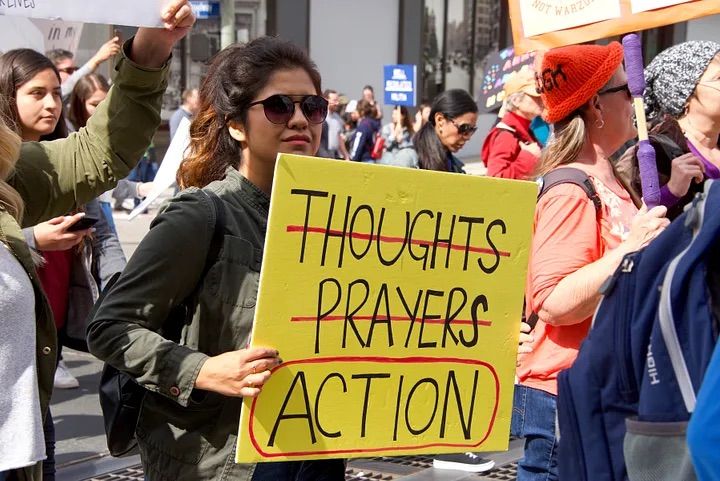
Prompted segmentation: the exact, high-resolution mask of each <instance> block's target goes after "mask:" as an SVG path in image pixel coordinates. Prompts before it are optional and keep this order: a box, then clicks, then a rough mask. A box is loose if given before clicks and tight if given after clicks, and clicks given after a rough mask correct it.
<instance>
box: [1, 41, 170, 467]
mask: <svg viewBox="0 0 720 481" xmlns="http://www.w3.org/2000/svg"><path fill="white" fill-rule="evenodd" d="M131 41H132V40H130V41H128V42H127V43H126V45H125V51H129V48H130V42H131ZM115 69H116V71H117V77H116V79H115V83H114V85H113V87H112V88H111V89H110V92H109V94H108V97H107V99H106V100H105V101H104V102H103V103H101V104H100V106H99V107H98V110H97V111H96V113H95V115H93V116H92V117H91V118H90V121H89V122H88V125H87V127H86V128H84V129H80V131H79V132H76V133H73V134H71V135H70V136H69V137H68V138H66V139H61V140H56V141H53V142H25V143H23V146H22V149H21V151H20V158H19V159H18V162H17V165H16V167H15V172H14V173H13V174H12V175H11V176H10V178H9V179H7V182H8V183H9V184H10V185H11V186H12V187H14V188H15V189H16V190H17V191H18V192H19V193H20V195H21V196H22V198H23V200H24V201H25V215H24V217H23V219H22V227H28V226H33V225H36V224H38V223H40V222H44V221H46V220H48V219H50V218H52V217H56V216H59V215H63V214H66V213H67V212H70V211H71V210H73V209H74V208H76V207H77V206H79V205H81V204H84V203H86V202H88V201H90V200H91V199H93V198H94V197H97V196H98V195H100V194H101V193H102V192H104V191H107V190H109V189H111V188H112V187H113V186H114V185H115V184H116V183H117V181H118V180H120V179H122V178H123V177H126V176H127V175H128V173H129V172H130V169H132V167H134V166H135V164H136V163H137V161H138V160H139V159H140V158H141V157H142V155H143V153H144V152H145V149H147V146H148V145H150V141H151V139H152V137H153V135H154V134H155V130H156V129H157V127H158V125H159V124H160V107H161V103H162V96H163V93H164V92H165V88H166V87H167V72H168V66H167V65H166V66H165V67H164V68H162V69H146V68H141V67H139V66H137V65H136V64H134V63H133V62H132V61H130V60H129V59H128V58H127V57H126V56H125V54H124V53H123V54H122V55H121V57H120V60H119V61H118V63H117V66H116V68H115ZM0 242H3V243H5V244H6V245H7V246H8V247H9V248H10V250H11V251H12V252H13V254H14V255H15V257H16V258H17V259H18V261H19V262H20V263H21V264H22V266H23V268H24V269H25V271H26V272H27V273H28V276H29V277H30V280H31V281H32V284H33V288H34V291H35V316H36V350H37V371H38V383H39V387H40V407H41V410H42V413H43V416H44V414H45V413H46V412H47V408H48V405H49V403H50V396H51V394H52V388H53V378H54V374H55V364H56V356H57V333H56V330H55V323H54V321H53V317H52V312H51V310H50V306H49V304H48V302H47V299H46V298H45V295H44V294H43V291H42V288H41V287H40V281H39V279H38V276H37V273H36V272H35V266H34V264H33V260H32V257H31V254H30V249H29V248H28V246H27V244H26V243H25V238H24V236H23V233H22V230H21V226H20V225H18V223H17V222H16V221H15V219H14V218H13V217H12V216H11V215H10V214H9V213H8V212H7V211H6V210H4V209H2V206H1V205H0ZM19 476H20V479H21V480H40V479H41V478H42V475H41V463H38V464H37V465H35V466H32V467H28V468H26V469H24V470H22V472H20V473H19Z"/></svg>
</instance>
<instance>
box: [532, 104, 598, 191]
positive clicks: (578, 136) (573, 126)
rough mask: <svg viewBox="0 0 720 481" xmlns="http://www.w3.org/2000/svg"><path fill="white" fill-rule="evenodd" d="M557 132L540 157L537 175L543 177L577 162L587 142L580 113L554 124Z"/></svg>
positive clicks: (585, 130)
mask: <svg viewBox="0 0 720 481" xmlns="http://www.w3.org/2000/svg"><path fill="white" fill-rule="evenodd" d="M554 127H555V131H554V132H553V135H552V136H551V137H550V141H549V142H548V144H547V146H546V147H545V148H544V149H543V151H542V154H541V155H540V161H539V162H538V167H537V171H536V175H537V176H538V177H540V176H543V175H545V174H547V173H548V172H550V171H551V170H553V169H554V168H556V167H559V166H561V165H565V164H570V163H572V162H575V161H576V160H577V158H578V156H579V155H580V152H581V151H582V149H583V146H584V145H585V142H586V141H587V129H586V128H585V119H583V117H582V115H581V113H580V111H576V112H575V113H573V114H570V116H569V117H567V118H565V119H563V120H561V121H559V122H556V123H555V124H554Z"/></svg>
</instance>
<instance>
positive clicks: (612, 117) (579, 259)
mask: <svg viewBox="0 0 720 481" xmlns="http://www.w3.org/2000/svg"><path fill="white" fill-rule="evenodd" d="M622 62H623V49H622V46H621V45H620V44H619V43H618V42H612V43H610V44H609V45H575V46H569V47H560V48H556V49H552V50H549V51H548V52H547V53H545V55H544V56H543V59H542V66H541V68H540V69H539V71H538V72H539V73H538V77H537V87H538V89H539V90H540V93H541V99H542V101H543V104H544V105H545V111H544V114H543V115H544V117H545V120H546V121H547V122H548V123H551V124H552V125H553V129H554V133H553V136H552V137H551V139H550V141H549V143H548V145H547V146H546V147H545V149H544V150H543V152H542V154H541V156H540V161H539V164H538V169H537V173H538V174H539V175H540V176H543V175H545V174H547V173H548V172H552V171H554V170H556V169H558V168H567V167H570V168H574V169H577V170H580V171H582V173H584V174H585V176H586V177H587V179H588V180H589V181H590V183H591V185H592V187H593V190H594V195H593V198H594V199H595V200H599V203H598V205H597V206H596V202H595V201H594V199H591V198H590V196H589V194H588V193H587V192H586V191H585V190H584V189H583V188H582V187H580V186H579V185H576V184H573V183H560V184H558V185H556V186H554V187H553V188H550V189H549V190H547V191H546V193H545V194H544V195H543V196H542V197H541V198H540V199H539V200H538V204H537V207H536V210H535V219H534V235H533V240H532V245H531V251H530V263H529V267H528V276H527V282H526V290H525V302H526V318H531V317H534V316H531V314H536V315H537V317H538V321H537V324H535V327H534V328H533V329H532V334H531V335H532V340H531V341H530V342H528V343H527V346H524V347H530V351H531V352H529V353H526V354H523V355H520V356H518V367H517V371H516V375H517V379H518V384H517V385H516V386H515V392H514V400H513V415H512V421H511V428H510V430H511V434H512V435H514V436H518V437H523V438H525V450H524V456H523V458H522V459H521V460H520V461H519V462H518V478H517V479H518V481H530V480H541V479H542V480H543V481H547V480H557V479H558V470H559V471H562V466H560V467H559V468H558V454H557V453H558V449H560V450H561V451H562V450H563V449H568V450H569V449H572V448H573V447H572V446H570V445H568V447H567V448H564V446H563V444H562V442H560V444H559V446H558V442H559V440H560V439H562V432H563V429H567V427H564V426H563V425H562V424H561V425H560V426H559V427H558V424H557V421H556V419H557V400H558V385H557V377H558V374H559V373H560V371H562V370H563V369H567V368H569V367H570V366H571V365H572V364H573V363H574V361H575V359H576V357H577V354H578V350H579V349H580V344H581V343H582V341H583V339H584V338H585V336H586V335H587V333H588V330H589V328H590V324H591V320H592V315H593V313H594V311H595V309H596V308H597V305H598V303H599V302H600V286H601V285H602V284H603V283H604V282H605V281H606V279H607V278H608V277H610V275H612V273H613V272H614V271H615V270H616V268H617V267H618V266H619V265H620V263H621V261H622V259H623V257H624V256H625V255H626V254H628V253H630V252H634V251H636V250H638V249H640V248H642V247H643V246H645V245H646V244H647V243H649V242H650V241H651V240H652V239H654V238H655V237H656V236H657V235H659V234H660V233H661V232H662V231H663V229H664V228H665V227H666V226H667V224H668V223H669V222H668V220H667V219H666V218H665V217H664V215H665V212H666V209H665V207H655V208H653V209H651V210H649V211H648V210H647V208H646V207H644V206H643V207H642V208H640V209H638V206H636V205H635V203H634V202H633V199H632V198H631V196H630V194H629V192H628V191H627V190H626V188H625V187H624V185H623V184H622V182H620V180H619V179H618V177H617V176H616V174H615V171H614V169H613V165H612V163H611V161H610V158H609V157H610V155H611V154H612V153H613V152H615V151H617V150H618V149H619V148H620V147H621V146H622V145H623V144H624V143H625V142H627V141H629V140H631V139H633V138H634V137H635V136H636V135H637V133H636V130H635V126H634V124H633V107H632V103H631V101H630V96H629V95H628V90H627V75H626V74H625V70H624V68H623V65H622ZM561 396H562V393H561ZM558 431H559V432H560V436H561V437H560V438H558V437H557V434H556V433H558ZM568 452H570V451H568Z"/></svg>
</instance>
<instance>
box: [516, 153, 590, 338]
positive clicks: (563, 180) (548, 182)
mask: <svg viewBox="0 0 720 481" xmlns="http://www.w3.org/2000/svg"><path fill="white" fill-rule="evenodd" d="M538 184H539V191H538V196H537V198H538V200H540V199H541V198H542V196H543V195H545V194H547V193H548V191H549V190H550V189H552V188H553V187H555V186H558V185H562V184H575V185H577V186H578V187H580V188H581V189H582V190H583V191H584V192H585V194H586V195H587V196H588V198H589V199H590V200H591V201H592V202H593V204H594V205H595V215H596V216H597V217H599V216H600V213H601V212H602V201H601V200H600V196H599V195H598V193H597V190H595V186H594V185H593V183H592V180H590V177H588V175H587V174H586V173H585V172H583V171H582V170H580V169H575V168H573V167H560V168H558V169H555V170H551V171H550V172H548V173H547V174H545V175H543V176H542V177H540V178H539V179H538ZM538 320H539V317H538V315H537V312H534V311H533V312H531V313H530V315H529V316H528V317H527V319H525V322H526V323H527V324H529V325H530V328H531V329H532V328H534V327H535V324H537V322H538Z"/></svg>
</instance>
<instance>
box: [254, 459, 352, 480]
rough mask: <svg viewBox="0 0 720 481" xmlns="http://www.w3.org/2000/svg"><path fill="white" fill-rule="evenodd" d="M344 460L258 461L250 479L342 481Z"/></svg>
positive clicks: (343, 478)
mask: <svg viewBox="0 0 720 481" xmlns="http://www.w3.org/2000/svg"><path fill="white" fill-rule="evenodd" d="M344 480H345V460H343V459H321V460H317V461H285V462H278V463H258V465H257V466H255V472H254V473H253V477H252V481H344Z"/></svg>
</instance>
